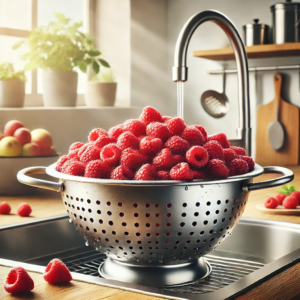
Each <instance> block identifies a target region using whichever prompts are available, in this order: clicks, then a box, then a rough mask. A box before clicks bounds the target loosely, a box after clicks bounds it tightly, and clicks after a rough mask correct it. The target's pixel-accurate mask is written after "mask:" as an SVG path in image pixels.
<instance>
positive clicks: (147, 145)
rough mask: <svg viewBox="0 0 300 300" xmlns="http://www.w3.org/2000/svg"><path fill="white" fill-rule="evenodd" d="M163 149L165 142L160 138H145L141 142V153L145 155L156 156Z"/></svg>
mask: <svg viewBox="0 0 300 300" xmlns="http://www.w3.org/2000/svg"><path fill="white" fill-rule="evenodd" d="M162 148H163V141H162V140H161V139H159V138H154V137H150V136H145V137H144V138H142V139H141V142H140V151H141V153H143V154H144V155H150V156H154V155H155V154H156V153H158V152H159V151H160V150H161V149H162Z"/></svg>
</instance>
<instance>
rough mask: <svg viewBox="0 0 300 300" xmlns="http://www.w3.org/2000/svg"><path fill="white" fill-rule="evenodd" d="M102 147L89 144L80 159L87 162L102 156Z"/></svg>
mask: <svg viewBox="0 0 300 300" xmlns="http://www.w3.org/2000/svg"><path fill="white" fill-rule="evenodd" d="M100 151H101V150H100V149H99V148H98V147H96V146H94V145H90V146H88V147H87V148H86V149H85V151H84V152H83V153H82V154H81V155H80V161H81V162H83V163H84V164H87V163H88V162H89V161H91V160H96V159H99V158H100Z"/></svg>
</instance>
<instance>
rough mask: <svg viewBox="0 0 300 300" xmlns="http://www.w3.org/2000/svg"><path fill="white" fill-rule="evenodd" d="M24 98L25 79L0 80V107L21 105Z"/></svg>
mask: <svg viewBox="0 0 300 300" xmlns="http://www.w3.org/2000/svg"><path fill="white" fill-rule="evenodd" d="M24 99H25V81H23V80H0V107H22V106H24Z"/></svg>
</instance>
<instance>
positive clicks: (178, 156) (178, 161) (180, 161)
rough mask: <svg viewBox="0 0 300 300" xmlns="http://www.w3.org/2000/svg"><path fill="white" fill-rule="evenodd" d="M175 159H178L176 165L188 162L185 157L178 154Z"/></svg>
mask: <svg viewBox="0 0 300 300" xmlns="http://www.w3.org/2000/svg"><path fill="white" fill-rule="evenodd" d="M174 158H175V159H176V165H177V164H179V163H182V162H186V158H185V156H183V155H180V154H177V155H174Z"/></svg>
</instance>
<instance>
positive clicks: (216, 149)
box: [203, 141, 225, 160]
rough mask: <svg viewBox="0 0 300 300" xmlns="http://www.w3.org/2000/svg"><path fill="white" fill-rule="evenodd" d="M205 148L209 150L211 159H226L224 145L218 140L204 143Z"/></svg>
mask: <svg viewBox="0 0 300 300" xmlns="http://www.w3.org/2000/svg"><path fill="white" fill-rule="evenodd" d="M203 148H204V149H206V150H207V152H208V156H209V159H220V160H225V158H224V151H223V148H222V146H221V145H220V143H219V142H217V141H210V142H207V143H206V144H204V146H203Z"/></svg>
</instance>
